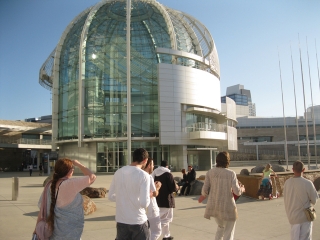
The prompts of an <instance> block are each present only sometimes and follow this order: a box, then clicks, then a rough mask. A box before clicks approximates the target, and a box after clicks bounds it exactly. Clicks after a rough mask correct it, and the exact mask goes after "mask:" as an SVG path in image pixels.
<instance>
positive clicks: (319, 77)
mask: <svg viewBox="0 0 320 240" xmlns="http://www.w3.org/2000/svg"><path fill="white" fill-rule="evenodd" d="M314 45H315V47H316V59H317V70H318V80H319V90H320V74H319V62H318V50H317V40H316V39H315V40H314ZM316 168H317V169H318V159H317V158H316Z"/></svg>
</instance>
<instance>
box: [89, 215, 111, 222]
mask: <svg viewBox="0 0 320 240" xmlns="http://www.w3.org/2000/svg"><path fill="white" fill-rule="evenodd" d="M115 220H116V216H115V215H113V216H104V217H95V218H85V219H84V221H86V222H98V221H115Z"/></svg>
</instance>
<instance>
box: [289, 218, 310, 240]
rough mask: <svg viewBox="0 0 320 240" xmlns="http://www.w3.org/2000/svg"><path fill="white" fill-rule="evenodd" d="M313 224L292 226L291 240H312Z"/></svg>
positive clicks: (306, 223) (305, 223)
mask: <svg viewBox="0 0 320 240" xmlns="http://www.w3.org/2000/svg"><path fill="white" fill-rule="evenodd" d="M311 239H312V222H304V223H300V224H291V240H311Z"/></svg>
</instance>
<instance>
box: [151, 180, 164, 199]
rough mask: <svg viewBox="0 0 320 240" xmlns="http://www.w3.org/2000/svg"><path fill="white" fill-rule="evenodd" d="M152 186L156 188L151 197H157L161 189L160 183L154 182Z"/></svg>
mask: <svg viewBox="0 0 320 240" xmlns="http://www.w3.org/2000/svg"><path fill="white" fill-rule="evenodd" d="M154 185H155V186H156V191H154V192H153V193H152V196H153V197H156V196H158V194H159V189H160V188H161V185H162V184H161V182H159V181H155V182H154Z"/></svg>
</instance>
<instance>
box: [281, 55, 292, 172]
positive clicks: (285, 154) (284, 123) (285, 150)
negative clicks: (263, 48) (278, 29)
mask: <svg viewBox="0 0 320 240" xmlns="http://www.w3.org/2000/svg"><path fill="white" fill-rule="evenodd" d="M278 59H279V72H280V83H281V95H282V112H283V128H284V142H285V145H284V156H285V159H286V164H287V170H289V166H288V148H287V124H286V117H285V114H284V101H283V88H282V75H281V64H280V56H279V49H278Z"/></svg>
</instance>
